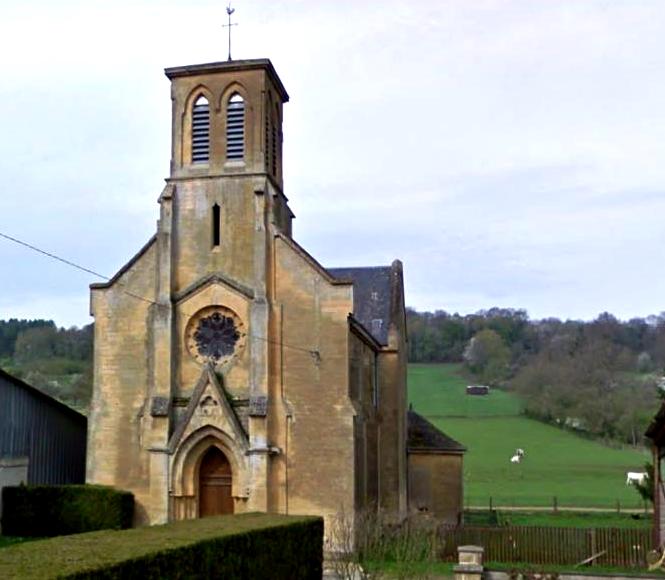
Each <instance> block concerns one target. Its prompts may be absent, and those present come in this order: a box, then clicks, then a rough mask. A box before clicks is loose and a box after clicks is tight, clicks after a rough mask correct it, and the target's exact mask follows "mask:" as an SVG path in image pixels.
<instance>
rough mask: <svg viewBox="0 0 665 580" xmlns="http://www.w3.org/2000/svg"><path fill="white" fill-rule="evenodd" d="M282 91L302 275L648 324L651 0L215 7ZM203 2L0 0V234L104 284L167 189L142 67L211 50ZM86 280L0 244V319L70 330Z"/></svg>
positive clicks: (656, 209)
mask: <svg viewBox="0 0 665 580" xmlns="http://www.w3.org/2000/svg"><path fill="white" fill-rule="evenodd" d="M233 6H234V7H235V9H236V13H235V14H234V18H235V19H236V20H237V22H238V23H239V25H238V26H237V27H235V28H234V30H233V57H234V58H264V57H267V58H270V59H271V60H272V62H273V64H274V65H275V68H276V70H277V72H278V74H279V75H280V77H281V79H282V81H283V82H284V85H285V86H286V88H287V91H288V92H289V94H290V96H291V100H290V102H289V103H288V104H287V105H286V106H285V113H284V117H285V118H284V164H285V167H284V181H285V193H286V195H287V196H288V197H289V200H290V204H291V208H292V209H293V211H294V213H295V214H296V216H297V217H296V220H295V221H294V237H295V239H296V240H297V241H298V242H299V243H300V244H301V245H303V246H304V247H305V248H306V249H307V250H308V251H309V252H310V253H311V254H312V255H314V256H315V257H316V258H317V259H318V260H319V261H320V262H321V263H322V264H324V265H326V266H330V267H336V266H367V265H383V264H389V263H390V262H391V261H392V260H393V259H395V258H399V259H401V260H402V262H403V263H404V273H405V284H406V302H407V305H409V306H412V307H414V308H417V309H418V310H435V309H440V310H446V311H449V312H460V313H462V314H464V313H470V312H475V311H477V310H481V309H486V308H491V307H493V306H500V307H512V308H524V309H526V310H527V311H528V313H529V315H530V316H531V317H532V318H543V317H550V316H556V317H559V318H575V319H592V318H594V317H595V316H597V315H598V314H599V313H600V312H603V311H609V312H611V313H613V314H615V315H616V316H617V317H619V318H622V319H628V318H631V317H634V316H646V315H648V314H652V313H653V314H656V313H659V312H661V311H664V310H665V291H664V290H665V268H663V267H662V264H661V261H662V260H661V256H662V255H663V249H664V248H665V228H664V227H663V226H662V221H663V216H665V162H664V154H665V106H663V103H665V75H663V71H664V70H665V2H662V0H653V1H640V0H625V1H622V0H612V1H609V0H603V1H601V0H585V1H584V2H580V1H579V0H547V1H540V2H534V1H533V0H501V1H490V0H474V2H469V1H468V0H455V1H447V0H436V1H425V0H415V1H414V0H412V1H410V2H407V1H404V0H402V1H401V2H397V1H393V0H383V1H381V2H379V1H374V2H369V1H365V2H363V1H358V0H355V1H353V0H336V1H332V0H330V1H312V0H309V1H305V0H290V1H288V2H286V1H277V0H276V1H272V2H265V1H259V0H237V1H236V2H233ZM224 8H225V4H224V3H223V2H219V1H217V2H213V1H207V0H201V1H198V0H187V1H185V0H159V1H157V0H132V1H131V2H130V1H126V0H113V1H105V0H103V1H102V0H100V1H95V0H86V1H79V0H61V1H59V2H57V3H53V2H50V1H45V0H24V1H23V2H14V1H12V2H8V1H7V0H0V9H1V10H2V19H0V53H1V54H2V55H3V59H2V68H1V69H0V74H2V75H3V80H2V82H0V127H1V128H2V130H1V131H0V173H1V175H2V181H3V191H2V192H0V233H3V234H6V235H10V236H14V237H16V238H20V239H22V240H24V241H26V242H28V243H30V244H33V245H35V246H38V247H40V248H43V249H45V250H47V251H49V252H51V253H54V254H57V255H59V256H62V257H63V258H66V259H68V260H70V261H73V262H76V263H78V264H81V265H82V266H85V267H86V268H89V269H91V270H94V271H96V272H99V273H101V274H103V275H105V276H111V275H113V274H114V273H115V271H117V270H118V269H119V268H120V267H121V266H122V265H123V264H124V263H125V262H126V261H127V260H128V259H129V258H130V257H131V256H133V255H134V253H135V252H136V251H137V250H138V249H139V248H140V247H141V246H142V245H143V244H144V243H145V242H146V241H147V240H148V238H149V237H150V236H151V235H152V234H153V232H154V230H155V222H156V220H157V217H158V206H157V198H158V196H159V193H160V192H161V190H162V187H163V184H164V182H163V180H164V178H166V177H167V176H168V169H169V157H170V142H169V140H170V123H171V118H170V116H171V101H170V95H169V83H168V80H167V79H166V77H165V76H164V74H163V69H164V68H166V67H170V66H178V65H184V64H196V63H203V62H212V61H220V60H225V59H226V57H227V37H226V32H225V30H224V29H223V28H222V24H223V23H224V22H225V20H226V13H225V10H224ZM96 281H99V279H97V278H95V277H94V276H92V275H89V274H85V273H83V272H80V271H77V270H75V269H72V268H70V267H68V266H66V265H64V264H62V263H59V262H56V261H54V260H52V259H49V258H47V257H44V256H42V255H39V254H36V253H34V252H32V251H29V250H27V249H26V248H23V247H20V246H17V245H15V244H12V243H11V242H9V241H7V240H5V239H0V282H1V283H0V319H6V318H10V317H20V318H52V319H54V320H55V321H56V323H58V324H59V325H62V326H70V325H82V324H87V323H88V322H91V321H92V319H91V318H90V317H89V308H88V285H89V284H90V283H92V282H96Z"/></svg>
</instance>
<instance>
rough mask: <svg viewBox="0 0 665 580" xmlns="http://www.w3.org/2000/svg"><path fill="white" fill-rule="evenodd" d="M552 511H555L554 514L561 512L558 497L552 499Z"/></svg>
mask: <svg viewBox="0 0 665 580" xmlns="http://www.w3.org/2000/svg"><path fill="white" fill-rule="evenodd" d="M552 511H554V513H557V512H558V511H559V503H558V501H557V499H556V496H554V497H552Z"/></svg>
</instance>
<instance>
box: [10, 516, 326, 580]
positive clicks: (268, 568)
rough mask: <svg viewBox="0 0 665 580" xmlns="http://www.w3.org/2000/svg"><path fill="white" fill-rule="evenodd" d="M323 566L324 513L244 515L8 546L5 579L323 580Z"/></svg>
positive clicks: (109, 531) (94, 533) (108, 531)
mask: <svg viewBox="0 0 665 580" xmlns="http://www.w3.org/2000/svg"><path fill="white" fill-rule="evenodd" d="M322 568H323V520H322V519H321V518H315V517H296V516H280V515H269V514H242V515H237V516H218V517H210V518H203V519H198V520H187V521H182V522H176V523H172V524H166V525H163V526H150V527H144V528H135V529H132V530H122V531H111V530H106V531H101V532H92V533H88V534H79V535H76V536H67V537H60V538H52V539H49V540H37V541H34V542H27V543H25V544H20V545H16V546H9V547H7V548H3V549H2V558H1V559H0V578H14V579H17V580H21V579H28V578H29V579H30V580H38V579H47V578H70V579H74V578H75V579H76V580H84V579H93V578H94V579H105V580H113V579H125V578H135V579H139V578H140V579H144V578H155V579H157V578H159V579H168V578H187V579H195V578H201V579H204V578H224V579H225V580H234V579H240V578H271V579H273V580H281V579H284V580H299V579H307V580H309V579H310V578H311V579H314V578H316V579H317V580H319V579H320V578H321V575H322Z"/></svg>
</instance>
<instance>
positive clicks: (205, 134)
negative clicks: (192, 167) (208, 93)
mask: <svg viewBox="0 0 665 580" xmlns="http://www.w3.org/2000/svg"><path fill="white" fill-rule="evenodd" d="M209 159H210V105H209V104H208V99H206V98H205V97H204V96H203V95H199V97H198V98H197V99H196V101H194V106H193V107H192V163H208V160H209Z"/></svg>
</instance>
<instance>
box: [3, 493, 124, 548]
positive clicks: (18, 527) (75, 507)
mask: <svg viewBox="0 0 665 580" xmlns="http://www.w3.org/2000/svg"><path fill="white" fill-rule="evenodd" d="M2 506H3V513H2V533H3V534H4V535H6V536H23V537H41V538H45V537H52V536H63V535H67V534H79V533H81V532H92V531H95V530H106V529H122V528H129V527H131V525H132V520H133V518H134V496H133V495H132V494H131V493H129V492H128V491H120V490H117V489H113V488H112V487H104V486H101V485H34V486H24V485H21V486H18V487H5V488H4V489H3V490H2Z"/></svg>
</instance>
